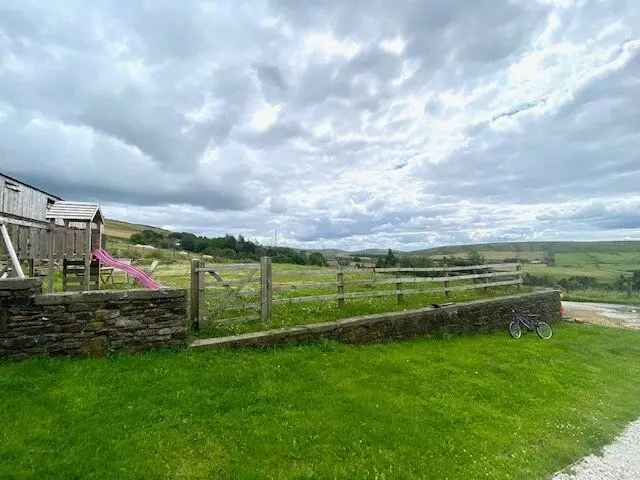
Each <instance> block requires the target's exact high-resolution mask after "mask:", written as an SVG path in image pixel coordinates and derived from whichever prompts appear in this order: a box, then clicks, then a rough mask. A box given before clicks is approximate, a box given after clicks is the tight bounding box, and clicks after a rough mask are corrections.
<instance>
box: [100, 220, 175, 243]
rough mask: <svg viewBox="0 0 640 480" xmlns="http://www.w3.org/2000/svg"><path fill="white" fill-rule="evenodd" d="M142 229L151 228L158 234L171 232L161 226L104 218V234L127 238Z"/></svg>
mask: <svg viewBox="0 0 640 480" xmlns="http://www.w3.org/2000/svg"><path fill="white" fill-rule="evenodd" d="M142 230H153V231H154V232H158V233H160V234H163V235H166V234H168V233H171V232H170V231H169V230H165V229H163V228H158V227H151V226H149V225H138V224H135V223H128V222H123V221H120V220H106V221H105V224H104V234H105V235H108V236H109V237H115V238H123V239H126V240H128V239H129V238H130V237H131V235H133V234H134V233H138V232H141V231H142Z"/></svg>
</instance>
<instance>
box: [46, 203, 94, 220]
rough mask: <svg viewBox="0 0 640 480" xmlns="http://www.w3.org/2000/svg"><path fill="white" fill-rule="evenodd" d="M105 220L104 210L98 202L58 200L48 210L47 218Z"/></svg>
mask: <svg viewBox="0 0 640 480" xmlns="http://www.w3.org/2000/svg"><path fill="white" fill-rule="evenodd" d="M96 218H97V219H98V220H99V221H100V222H102V221H103V218H104V217H103V216H102V212H101V211H100V207H99V206H98V204H97V203H85V202H64V201H63V202H56V203H54V204H53V205H52V206H51V207H50V208H49V209H48V210H47V220H57V219H62V220H69V221H71V222H92V221H93V220H94V219H96Z"/></svg>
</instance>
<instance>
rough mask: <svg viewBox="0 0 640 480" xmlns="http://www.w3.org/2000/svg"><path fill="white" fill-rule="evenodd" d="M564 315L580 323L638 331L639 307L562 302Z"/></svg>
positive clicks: (639, 322)
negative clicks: (635, 329) (636, 329)
mask: <svg viewBox="0 0 640 480" xmlns="http://www.w3.org/2000/svg"><path fill="white" fill-rule="evenodd" d="M562 306H563V307H564V311H565V315H567V316H569V317H572V318H575V319H576V320H578V321H581V322H587V323H595V324H598V325H605V326H609V327H624V328H638V329H640V307H639V306H636V305H616V304H612V303H588V302H562Z"/></svg>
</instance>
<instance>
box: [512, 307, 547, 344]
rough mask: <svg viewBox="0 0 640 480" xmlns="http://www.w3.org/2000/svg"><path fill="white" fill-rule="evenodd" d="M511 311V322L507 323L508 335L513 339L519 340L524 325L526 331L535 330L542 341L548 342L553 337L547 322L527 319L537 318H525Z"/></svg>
mask: <svg viewBox="0 0 640 480" xmlns="http://www.w3.org/2000/svg"><path fill="white" fill-rule="evenodd" d="M511 311H512V312H513V320H512V321H511V323H509V334H510V335H511V336H512V337H513V338H520V337H521V336H522V327H521V326H522V325H524V326H525V328H526V329H527V330H535V331H536V333H537V334H538V336H539V337H540V338H542V339H543V340H549V339H550V338H551V336H552V335H553V330H551V326H550V325H549V324H548V323H547V322H543V321H539V320H536V319H535V318H529V317H537V315H529V317H527V316H525V315H523V314H521V313H518V312H516V311H515V310H514V309H511Z"/></svg>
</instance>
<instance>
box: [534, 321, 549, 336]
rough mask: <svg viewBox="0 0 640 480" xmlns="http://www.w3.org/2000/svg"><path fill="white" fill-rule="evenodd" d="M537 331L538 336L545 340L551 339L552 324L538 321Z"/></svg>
mask: <svg viewBox="0 0 640 480" xmlns="http://www.w3.org/2000/svg"><path fill="white" fill-rule="evenodd" d="M536 333H537V334H538V336H539V337H540V338H542V339H544V340H549V339H550V338H551V335H553V330H551V326H550V325H549V324H548V323H546V322H538V324H537V325H536Z"/></svg>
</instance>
